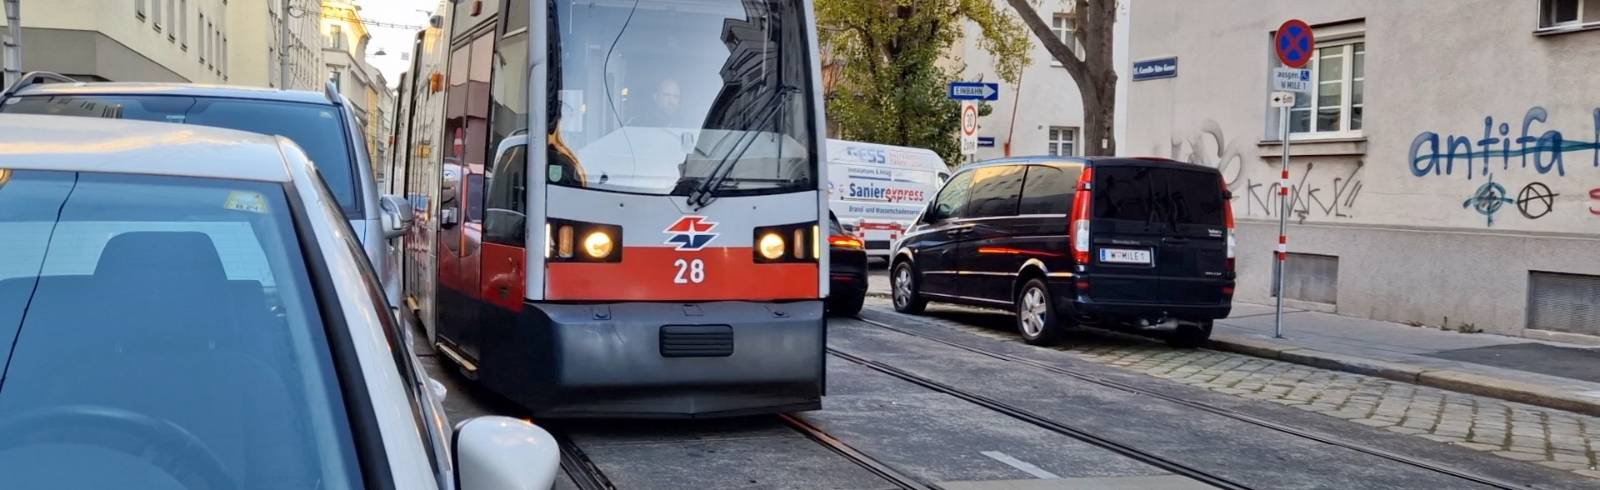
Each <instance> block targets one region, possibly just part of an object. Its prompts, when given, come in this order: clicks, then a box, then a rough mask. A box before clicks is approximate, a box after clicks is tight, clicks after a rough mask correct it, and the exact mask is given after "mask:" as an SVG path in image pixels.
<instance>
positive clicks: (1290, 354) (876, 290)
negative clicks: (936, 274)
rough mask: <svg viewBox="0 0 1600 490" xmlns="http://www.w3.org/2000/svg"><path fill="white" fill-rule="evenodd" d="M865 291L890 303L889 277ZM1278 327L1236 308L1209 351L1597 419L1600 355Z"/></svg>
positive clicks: (1252, 310) (1268, 314)
mask: <svg viewBox="0 0 1600 490" xmlns="http://www.w3.org/2000/svg"><path fill="white" fill-rule="evenodd" d="M868 283H869V288H868V289H869V294H872V295H874V296H882V297H888V296H889V281H888V277H887V274H884V273H883V272H882V271H876V270H874V271H873V274H871V277H870V278H869V281H868ZM1283 319H1284V320H1283V323H1284V332H1283V333H1284V338H1282V339H1275V338H1273V337H1272V307H1270V306H1265V305H1258V304H1253V303H1241V302H1235V303H1234V306H1233V315H1232V316H1231V317H1229V318H1227V319H1224V320H1218V321H1217V322H1216V330H1215V331H1214V332H1213V333H1212V336H1211V344H1210V347H1211V348H1213V349H1217V350H1223V351H1230V352H1237V353H1240V354H1246V355H1251V356H1256V357H1264V358H1269V359H1277V360H1281V361H1286V362H1293V363H1297V364H1305V365H1309V366H1314V367H1319V368H1324V369H1333V370H1339V371H1345V372H1352V373H1359V374H1366V375H1369V376H1377V377H1380V378H1386V379H1392V380H1396V381H1402V382H1406V383H1415V384H1419V385H1424V386H1432V387H1435V388H1440V389H1445V390H1451V391H1458V392H1463V393H1471V394H1474V395H1482V396H1487V397H1492V398H1498V399H1502V400H1509V401H1516V402H1522V403H1527V404H1530V405H1539V406H1543V407H1549V408H1555V409H1560V410H1567V411H1572V412H1578V413H1583V414H1588V415H1595V416H1600V348H1595V347H1589V346H1582V345H1575V344H1563V343H1559V342H1550V341H1543V340H1534V339H1527V338H1521V337H1507V336H1503V335H1494V334H1487V333H1471V334H1467V333H1458V332H1447V331H1442V330H1439V329H1435V328H1428V327H1412V326H1408V325H1402V324H1398V323H1390V322H1383V321H1376V320H1367V319H1362V318H1355V317H1347V316H1339V315H1334V314H1330V313H1319V312H1313V311H1304V310H1294V309H1287V308H1286V309H1285V310H1284V317H1283Z"/></svg>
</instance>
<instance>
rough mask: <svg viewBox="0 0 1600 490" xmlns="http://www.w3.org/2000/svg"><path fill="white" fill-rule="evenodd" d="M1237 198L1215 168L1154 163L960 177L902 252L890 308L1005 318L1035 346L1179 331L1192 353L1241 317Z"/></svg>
mask: <svg viewBox="0 0 1600 490" xmlns="http://www.w3.org/2000/svg"><path fill="white" fill-rule="evenodd" d="M1230 199H1231V196H1230V195H1229V193H1228V191H1227V186H1226V184H1224V182H1223V180H1222V176H1221V174H1220V173H1218V172H1217V170H1216V169H1212V168H1207V167H1202V166H1197V165H1191V164H1186V163H1181V162H1176V161H1172V160H1165V159H1153V158H1089V159H1076V158H1057V157H1049V158H1042V157H1035V158H1022V159H1007V160H998V161H991V162H983V163H978V164H974V165H971V166H968V167H966V168H964V169H962V170H961V171H960V172H959V173H957V174H956V175H954V176H952V177H951V178H950V180H949V182H947V183H946V184H945V186H944V188H943V189H940V191H939V194H938V195H937V196H936V197H935V198H934V200H933V201H931V202H930V203H929V205H928V209H926V210H925V211H923V213H922V216H921V217H920V218H918V220H917V223H916V224H915V225H914V226H913V227H912V228H911V230H910V231H909V232H908V233H907V234H906V236H905V238H904V239H902V240H901V241H900V244H899V246H898V248H896V249H895V250H894V252H893V256H892V257H893V259H892V260H893V261H892V262H891V265H890V267H891V269H890V270H891V271H892V272H891V274H890V281H891V284H892V285H893V290H894V306H895V309H896V310H899V311H901V312H905V313H918V312H921V311H922V309H923V308H924V307H925V306H926V305H927V303H928V301H929V300H937V301H946V302H951V303H962V304H969V305H978V306H998V307H1006V308H1009V309H1011V310H1012V311H1014V312H1016V314H1017V329H1018V330H1019V331H1020V332H1021V333H1022V336H1023V339H1024V340H1026V341H1027V342H1028V343H1031V344H1046V343H1050V342H1053V341H1054V340H1055V339H1056V338H1058V337H1059V335H1060V333H1061V331H1062V329H1063V325H1062V321H1063V320H1064V319H1071V320H1074V321H1080V322H1090V323H1097V324H1101V325H1109V326H1130V327H1141V328H1153V327H1157V326H1162V327H1166V326H1171V327H1173V329H1174V331H1173V332H1172V335H1170V336H1169V337H1168V339H1169V342H1171V343H1173V344H1174V345H1180V346H1196V345H1199V344H1201V343H1203V342H1204V341H1205V340H1206V339H1207V338H1209V337H1210V335H1211V324H1212V320H1214V319H1217V318H1225V317H1227V316H1228V312H1229V310H1231V309H1232V303H1233V287H1234V235H1233V209H1232V206H1231V205H1230V204H1229V200H1230Z"/></svg>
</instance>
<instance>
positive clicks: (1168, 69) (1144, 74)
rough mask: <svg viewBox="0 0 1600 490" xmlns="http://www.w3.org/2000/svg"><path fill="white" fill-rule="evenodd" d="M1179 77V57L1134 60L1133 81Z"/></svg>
mask: <svg viewBox="0 0 1600 490" xmlns="http://www.w3.org/2000/svg"><path fill="white" fill-rule="evenodd" d="M1158 78H1178V58H1175V57H1174V58H1161V59H1154V60H1144V61H1135V62H1133V81H1135V82H1138V81H1144V80H1155V79H1158Z"/></svg>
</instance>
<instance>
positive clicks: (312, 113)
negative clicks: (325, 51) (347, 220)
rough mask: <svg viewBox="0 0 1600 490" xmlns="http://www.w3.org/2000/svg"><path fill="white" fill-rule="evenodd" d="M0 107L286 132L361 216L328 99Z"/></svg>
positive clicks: (78, 100)
mask: <svg viewBox="0 0 1600 490" xmlns="http://www.w3.org/2000/svg"><path fill="white" fill-rule="evenodd" d="M0 112H5V113H12V114H46V115H61V116H87V117H103V118H107V119H136V120H141V121H157V122H170V123H182V124H196V125H200V126H212V127H218V128H225V129H234V130H239V131H249V132H252V133H261V134H272V135H279V136H283V137H285V138H289V140H290V141H293V142H294V143H295V144H296V145H300V148H301V149H304V150H305V152H306V156H309V157H311V161H312V162H313V163H315V164H316V165H317V170H318V171H319V172H321V173H322V178H323V179H326V180H327V182H328V188H329V189H332V190H333V195H334V198H336V199H338V200H339V207H340V208H342V209H343V210H344V213H345V215H346V216H352V217H355V216H361V212H362V211H361V205H360V204H361V196H360V189H359V187H358V186H357V185H356V177H355V176H356V174H355V160H354V159H353V158H352V157H351V153H350V145H349V143H348V141H347V140H346V137H345V134H346V131H345V130H344V123H343V122H342V121H340V117H339V109H338V108H337V107H334V106H331V105H320V104H304V103H298V102H279V101H271V100H251V99H232V98H221V97H181V96H172V95H56V96H43V95H37V96H26V97H17V98H13V99H8V100H6V103H5V107H4V108H3V109H0Z"/></svg>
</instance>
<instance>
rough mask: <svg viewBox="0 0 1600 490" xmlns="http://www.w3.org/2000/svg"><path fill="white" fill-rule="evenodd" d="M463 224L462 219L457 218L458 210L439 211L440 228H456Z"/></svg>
mask: <svg viewBox="0 0 1600 490" xmlns="http://www.w3.org/2000/svg"><path fill="white" fill-rule="evenodd" d="M459 223H461V218H460V217H458V216H456V210H454V209H443V210H440V211H439V227H440V228H444V229H447V230H448V229H450V228H455V227H456V225H457V224H459Z"/></svg>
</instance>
